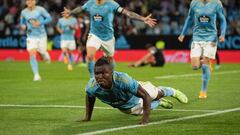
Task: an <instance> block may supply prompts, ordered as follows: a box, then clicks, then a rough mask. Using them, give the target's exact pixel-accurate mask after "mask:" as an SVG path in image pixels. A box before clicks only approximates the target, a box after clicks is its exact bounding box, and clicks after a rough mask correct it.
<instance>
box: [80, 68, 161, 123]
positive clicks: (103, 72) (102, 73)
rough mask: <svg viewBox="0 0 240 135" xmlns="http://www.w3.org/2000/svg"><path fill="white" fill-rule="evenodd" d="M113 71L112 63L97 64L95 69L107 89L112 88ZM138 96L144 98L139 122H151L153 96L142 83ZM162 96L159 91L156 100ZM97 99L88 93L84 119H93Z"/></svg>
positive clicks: (97, 77)
mask: <svg viewBox="0 0 240 135" xmlns="http://www.w3.org/2000/svg"><path fill="white" fill-rule="evenodd" d="M112 73H113V70H112V67H111V66H110V65H103V66H97V67H95V71H94V74H95V79H96V81H97V83H98V84H99V85H100V86H101V87H102V88H104V89H106V90H111V88H112V80H113V77H112ZM136 96H137V97H139V98H142V99H143V116H142V120H141V121H140V122H139V124H147V123H148V122H149V115H150V109H151V105H150V103H151V101H152V100H151V97H150V96H149V94H148V93H147V91H146V90H145V89H144V88H142V86H140V85H139V87H138V90H137V94H136ZM161 97H163V93H161V92H159V93H158V96H157V98H156V100H158V99H160V98H161ZM95 100H96V97H89V96H88V95H86V115H85V118H84V120H83V121H90V120H91V116H92V112H93V107H94V103H95Z"/></svg>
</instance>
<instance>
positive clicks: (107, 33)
mask: <svg viewBox="0 0 240 135" xmlns="http://www.w3.org/2000/svg"><path fill="white" fill-rule="evenodd" d="M119 7H120V6H119V4H118V3H116V2H115V1H112V0H108V1H106V2H104V3H103V4H101V5H96V0H89V1H88V2H86V3H85V4H84V5H83V6H82V9H83V10H84V11H87V12H88V13H89V15H90V20H91V23H90V33H92V34H94V35H96V36H97V37H99V38H100V39H101V40H103V41H107V40H110V39H112V38H113V36H114V30H113V19H114V14H115V13H117V11H118V8H119Z"/></svg>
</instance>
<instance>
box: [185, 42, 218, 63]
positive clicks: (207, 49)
mask: <svg viewBox="0 0 240 135" xmlns="http://www.w3.org/2000/svg"><path fill="white" fill-rule="evenodd" d="M216 51H217V43H215V42H205V41H193V42H192V44H191V54H190V56H191V58H193V57H201V56H205V57H208V58H210V59H215V55H216Z"/></svg>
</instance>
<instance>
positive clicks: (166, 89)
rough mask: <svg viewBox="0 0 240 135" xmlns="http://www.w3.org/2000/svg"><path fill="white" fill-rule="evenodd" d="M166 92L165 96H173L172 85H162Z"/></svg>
mask: <svg viewBox="0 0 240 135" xmlns="http://www.w3.org/2000/svg"><path fill="white" fill-rule="evenodd" d="M160 88H161V90H162V91H163V93H164V97H169V96H173V94H174V91H173V89H172V88H171V87H160Z"/></svg>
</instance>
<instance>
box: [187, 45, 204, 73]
mask: <svg viewBox="0 0 240 135" xmlns="http://www.w3.org/2000/svg"><path fill="white" fill-rule="evenodd" d="M201 55H202V48H201V44H200V43H199V42H192V44H191V53H190V57H191V65H192V69H193V70H197V69H199V68H200V67H201V62H200V57H201Z"/></svg>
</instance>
